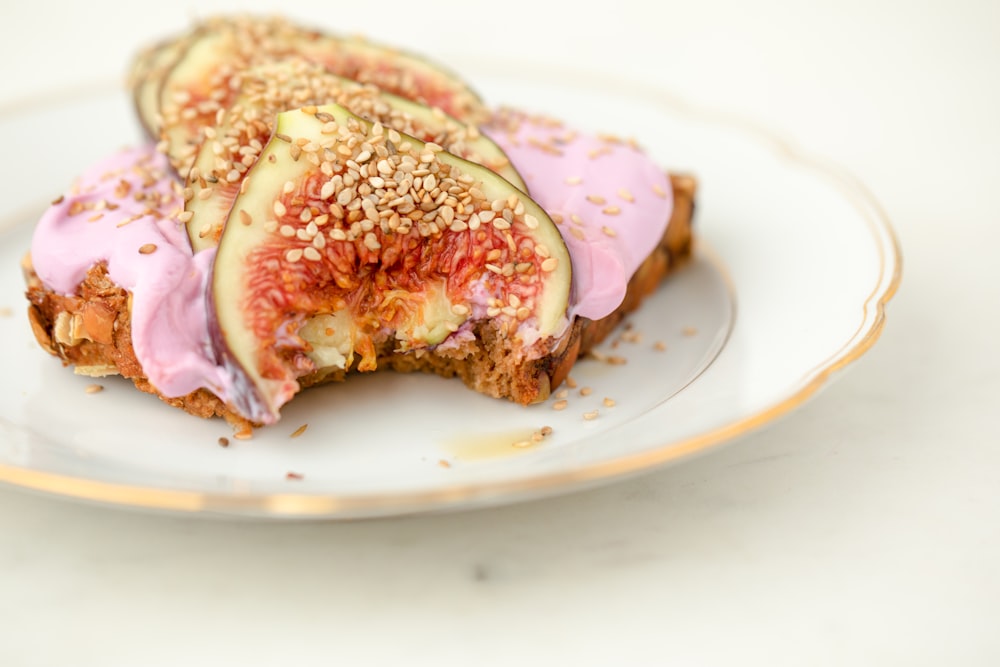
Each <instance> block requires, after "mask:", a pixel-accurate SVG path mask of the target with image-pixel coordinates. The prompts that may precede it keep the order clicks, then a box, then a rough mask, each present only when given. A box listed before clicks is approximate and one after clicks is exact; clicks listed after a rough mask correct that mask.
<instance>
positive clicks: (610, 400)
mask: <svg viewBox="0 0 1000 667" xmlns="http://www.w3.org/2000/svg"><path fill="white" fill-rule="evenodd" d="M602 402H603V403H604V407H606V408H613V407H615V399H613V398H608V397H607V396H605V397H604V401H602Z"/></svg>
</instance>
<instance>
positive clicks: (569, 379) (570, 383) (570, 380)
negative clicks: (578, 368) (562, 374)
mask: <svg viewBox="0 0 1000 667" xmlns="http://www.w3.org/2000/svg"><path fill="white" fill-rule="evenodd" d="M566 386H567V387H569V388H570V389H576V380H574V379H573V376H572V375H567V376H566Z"/></svg>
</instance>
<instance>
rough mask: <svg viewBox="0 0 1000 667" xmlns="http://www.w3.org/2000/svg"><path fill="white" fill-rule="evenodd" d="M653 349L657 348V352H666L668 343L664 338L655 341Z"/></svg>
mask: <svg viewBox="0 0 1000 667" xmlns="http://www.w3.org/2000/svg"><path fill="white" fill-rule="evenodd" d="M653 349H654V350H656V351H657V352H664V351H666V349H667V344H666V343H664V342H663V341H662V340H658V341H656V342H655V343H653Z"/></svg>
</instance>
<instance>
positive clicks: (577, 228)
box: [569, 227, 587, 241]
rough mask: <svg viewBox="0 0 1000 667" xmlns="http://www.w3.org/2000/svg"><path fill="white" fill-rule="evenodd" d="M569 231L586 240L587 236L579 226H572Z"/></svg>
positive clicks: (581, 239)
mask: <svg viewBox="0 0 1000 667" xmlns="http://www.w3.org/2000/svg"><path fill="white" fill-rule="evenodd" d="M569 231H570V233H571V234H572V235H573V236H574V237H575V238H577V239H579V240H580V241H583V240H586V238H587V237H586V236H584V234H583V232H582V231H580V228H579V227H570V228H569Z"/></svg>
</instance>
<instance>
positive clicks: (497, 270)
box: [486, 264, 503, 275]
mask: <svg viewBox="0 0 1000 667" xmlns="http://www.w3.org/2000/svg"><path fill="white" fill-rule="evenodd" d="M486 270H487V271H492V272H493V273H496V274H497V275H500V274H501V273H503V269H501V268H500V267H499V266H497V265H496V264H487V265H486Z"/></svg>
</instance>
